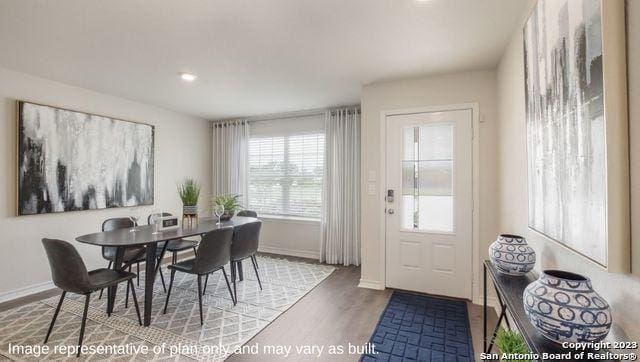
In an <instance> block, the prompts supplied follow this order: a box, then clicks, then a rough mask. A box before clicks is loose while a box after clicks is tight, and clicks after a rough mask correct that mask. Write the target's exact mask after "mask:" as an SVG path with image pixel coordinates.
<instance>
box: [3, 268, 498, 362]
mask: <svg viewBox="0 0 640 362" xmlns="http://www.w3.org/2000/svg"><path fill="white" fill-rule="evenodd" d="M291 259H295V260H304V259H300V258H291ZM305 261H309V260H305ZM359 280H360V268H358V267H342V266H339V267H337V270H336V271H335V272H334V273H333V274H332V275H331V276H329V277H328V278H327V279H326V280H325V281H323V282H322V283H321V284H320V285H319V286H317V287H316V288H315V289H313V290H312V291H311V292H309V294H307V295H306V296H304V297H303V298H302V299H301V300H300V301H298V302H297V303H296V304H295V305H293V306H292V307H291V308H290V309H289V310H287V311H286V312H285V313H283V314H282V315H281V316H280V317H278V318H277V319H276V320H275V321H273V322H272V323H271V324H270V325H268V326H267V327H266V328H265V329H263V330H262V331H261V332H260V333H258V334H257V335H256V336H255V337H254V338H252V339H251V340H250V341H249V342H248V343H247V345H253V344H256V343H257V344H258V346H260V348H261V346H264V345H291V346H295V345H321V346H330V345H342V346H345V349H346V348H348V344H349V343H351V344H353V345H364V344H365V343H367V342H368V340H369V338H370V337H371V334H372V333H373V330H374V328H375V326H376V324H377V322H378V319H379V318H380V314H381V313H382V311H383V310H384V308H385V306H386V305H387V302H388V300H389V298H390V296H391V294H392V293H393V290H391V289H387V290H371V289H363V288H358V283H359ZM56 294H58V291H56V290H51V291H46V292H42V293H38V294H34V295H32V296H28V297H24V298H20V299H17V300H14V301H10V302H5V303H0V312H1V311H4V310H7V309H10V308H15V307H17V306H20V305H24V304H27V303H31V302H34V301H37V300H40V299H44V298H47V297H50V296H52V295H56ZM467 306H468V310H469V322H470V324H471V332H472V339H473V348H474V351H475V355H476V360H479V357H478V356H479V354H480V352H481V351H482V307H481V306H478V305H474V304H471V303H467ZM496 320H497V317H496V315H495V313H494V312H493V310H491V311H490V313H489V326H490V327H491V326H494V325H495V321H496ZM294 348H295V347H294ZM325 348H329V347H325ZM325 357H326V354H325ZM358 358H359V356H357V355H348V354H345V355H342V356H336V357H335V358H331V360H332V361H334V360H335V361H357V360H358ZM284 359H285V358H282V357H277V356H273V355H271V356H264V355H257V356H256V355H233V356H231V357H229V359H228V361H265V360H268V361H272V360H273V361H275V360H284ZM312 359H314V358H311V357H308V358H304V357H301V356H299V355H290V356H289V357H288V358H286V360H292V361H300V360H312ZM315 360H318V359H315ZM320 360H326V359H325V358H322V359H320Z"/></svg>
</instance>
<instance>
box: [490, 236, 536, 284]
mask: <svg viewBox="0 0 640 362" xmlns="http://www.w3.org/2000/svg"><path fill="white" fill-rule="evenodd" d="M489 258H490V259H491V263H492V264H493V265H494V266H495V267H496V269H498V271H499V272H500V273H503V274H509V275H524V274H527V273H528V272H529V271H531V269H533V266H534V265H535V264H536V252H535V251H534V250H533V249H532V248H531V247H530V246H529V245H527V240H526V239H525V238H523V237H522V236H520V235H511V234H501V235H498V239H496V241H494V242H493V243H492V244H491V245H490V246H489Z"/></svg>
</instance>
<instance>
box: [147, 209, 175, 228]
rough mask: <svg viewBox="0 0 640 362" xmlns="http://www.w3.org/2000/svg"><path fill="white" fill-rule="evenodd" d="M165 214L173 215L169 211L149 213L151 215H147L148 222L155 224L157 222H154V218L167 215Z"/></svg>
mask: <svg viewBox="0 0 640 362" xmlns="http://www.w3.org/2000/svg"><path fill="white" fill-rule="evenodd" d="M165 216H173V215H171V214H170V213H168V212H156V213H153V214H149V216H148V217H147V224H149V225H153V224H155V222H152V221H154V220H152V219H153V218H154V217H165Z"/></svg>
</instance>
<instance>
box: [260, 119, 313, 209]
mask: <svg viewBox="0 0 640 362" xmlns="http://www.w3.org/2000/svg"><path fill="white" fill-rule="evenodd" d="M266 122H267V121H265V123H266ZM269 122H270V121H269ZM260 123H263V122H260ZM312 124H313V125H314V126H313V127H308V128H306V129H304V127H303V129H301V130H300V132H292V131H291V128H288V129H287V130H286V132H274V130H278V129H281V128H282V127H280V126H279V124H278V123H277V122H275V123H272V125H273V127H268V126H266V125H265V124H262V125H260V126H261V127H262V128H263V129H262V130H260V132H257V134H254V133H253V132H252V135H251V138H250V140H249V208H250V209H252V210H255V211H257V212H258V213H260V214H272V215H283V216H300V217H309V218H317V219H319V218H320V212H321V209H322V176H323V158H324V132H323V131H321V130H319V129H318V127H317V122H314V123H310V125H312ZM298 127H300V125H298ZM265 128H266V129H265ZM296 133H301V134H296Z"/></svg>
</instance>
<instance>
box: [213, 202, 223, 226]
mask: <svg viewBox="0 0 640 362" xmlns="http://www.w3.org/2000/svg"><path fill="white" fill-rule="evenodd" d="M213 213H214V214H215V215H216V216H217V217H218V223H217V224H216V225H220V224H221V223H220V217H221V216H222V215H223V214H224V205H215V206H214V207H213Z"/></svg>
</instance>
